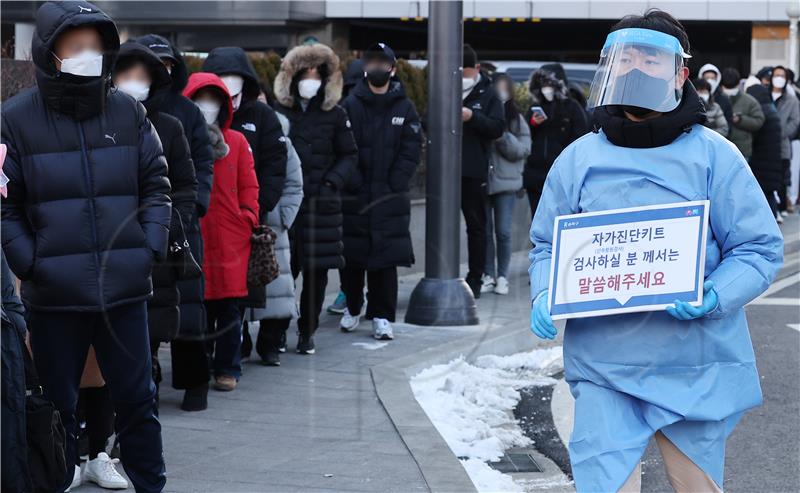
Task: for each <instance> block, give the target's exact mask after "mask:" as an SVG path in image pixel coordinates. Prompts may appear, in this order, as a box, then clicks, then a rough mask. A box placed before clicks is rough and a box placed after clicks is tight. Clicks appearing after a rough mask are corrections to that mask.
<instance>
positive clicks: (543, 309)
mask: <svg viewBox="0 0 800 493" xmlns="http://www.w3.org/2000/svg"><path fill="white" fill-rule="evenodd" d="M547 293H548V291H544V292H543V293H541V294H540V295H539V296H537V297H536V299H535V300H534V301H533V308H531V332H533V333H534V334H536V336H537V337H539V338H540V339H551V340H552V339H555V338H556V334H558V330H557V329H556V327H555V325H553V319H552V318H550V309H549V308H548V307H547Z"/></svg>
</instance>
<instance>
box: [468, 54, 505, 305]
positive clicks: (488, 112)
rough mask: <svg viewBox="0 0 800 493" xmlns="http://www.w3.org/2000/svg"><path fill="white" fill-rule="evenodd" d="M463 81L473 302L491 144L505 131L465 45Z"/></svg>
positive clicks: (496, 102) (479, 274)
mask: <svg viewBox="0 0 800 493" xmlns="http://www.w3.org/2000/svg"><path fill="white" fill-rule="evenodd" d="M463 65H464V75H463V81H462V99H463V103H462V108H461V120H462V121H463V137H462V139H461V212H462V213H463V214H464V222H466V223H467V255H468V257H469V271H468V272H467V278H466V281H467V284H468V285H469V287H470V289H471V290H472V294H473V295H474V296H475V298H480V297H481V282H482V278H483V269H484V267H486V200H487V199H486V197H487V196H486V180H487V179H488V177H489V153H490V151H491V144H492V141H493V140H495V139H499V138H500V137H502V135H503V132H504V131H505V126H506V122H505V118H504V116H503V103H502V101H500V98H498V97H497V94H496V93H495V92H494V89H493V88H492V81H491V79H490V78H489V76H488V75H487V74H486V73H484V72H481V65H480V64H479V63H478V55H477V54H476V53H475V50H473V49H472V47H471V46H469V45H464V56H463Z"/></svg>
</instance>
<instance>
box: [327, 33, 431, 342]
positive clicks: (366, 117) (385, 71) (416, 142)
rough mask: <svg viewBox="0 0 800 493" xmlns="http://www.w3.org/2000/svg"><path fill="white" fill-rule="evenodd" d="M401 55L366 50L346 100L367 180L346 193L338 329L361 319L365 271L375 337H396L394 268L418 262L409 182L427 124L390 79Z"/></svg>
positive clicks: (362, 172)
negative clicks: (342, 306) (342, 310)
mask: <svg viewBox="0 0 800 493" xmlns="http://www.w3.org/2000/svg"><path fill="white" fill-rule="evenodd" d="M396 62H397V59H396V58H395V55H394V52H393V51H392V49H391V48H390V47H389V46H387V45H385V44H384V43H378V44H376V45H374V46H372V47H370V48H369V49H367V50H366V51H365V52H364V55H363V72H362V76H361V79H360V80H359V81H358V82H357V83H356V84H355V87H353V89H352V91H351V92H350V95H349V96H348V97H347V99H345V100H344V102H343V103H342V106H343V107H344V109H345V110H347V114H348V116H349V118H350V123H351V124H352V130H353V135H354V136H355V139H356V144H357V145H358V162H359V166H358V171H359V173H360V175H361V177H360V178H361V179H360V181H361V182H362V186H361V187H360V188H359V189H358V191H357V192H356V193H354V194H352V195H348V196H345V197H344V198H343V200H342V212H343V214H344V257H345V268H344V269H343V270H342V271H341V272H342V288H343V290H344V293H345V296H346V299H347V306H348V308H347V311H345V313H344V316H343V317H342V323H341V328H342V330H344V331H346V332H351V331H353V330H355V328H356V327H357V326H358V322H359V318H360V317H359V316H360V314H361V307H362V304H363V298H364V297H363V292H364V277H365V275H366V277H367V283H368V289H369V300H368V304H367V314H366V318H367V319H370V320H372V328H373V336H374V337H375V338H376V339H392V338H393V337H394V335H393V333H392V326H391V323H392V322H394V320H395V312H396V310H397V267H398V266H410V265H411V264H412V263H413V262H414V252H413V249H412V247H411V234H410V232H409V225H410V220H411V201H410V199H409V196H408V188H409V181H410V180H411V176H412V175H413V174H414V171H415V170H416V167H417V165H418V164H419V159H420V147H421V141H422V130H421V127H420V123H419V116H418V115H417V111H416V109H415V108H414V104H413V103H412V102H411V100H409V99H408V97H407V96H406V93H405V91H404V90H403V86H402V84H400V82H398V81H394V80H391V79H392V76H393V75H394V72H395V63H396ZM365 73H366V76H364V74H365Z"/></svg>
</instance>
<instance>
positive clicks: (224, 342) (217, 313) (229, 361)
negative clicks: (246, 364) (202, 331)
mask: <svg viewBox="0 0 800 493" xmlns="http://www.w3.org/2000/svg"><path fill="white" fill-rule="evenodd" d="M237 301H238V300H236V299H235V298H226V299H222V300H207V301H206V302H205V305H206V314H207V316H208V331H209V335H210V338H209V340H208V343H207V348H208V354H209V356H211V357H212V367H213V368H214V377H222V376H229V377H233V378H235V379H236V380H239V378H240V377H241V376H242V312H241V311H240V310H239V305H238V303H237Z"/></svg>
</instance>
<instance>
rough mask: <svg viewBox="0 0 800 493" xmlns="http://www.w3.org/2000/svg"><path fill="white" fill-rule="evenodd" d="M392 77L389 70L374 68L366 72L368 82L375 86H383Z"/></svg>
mask: <svg viewBox="0 0 800 493" xmlns="http://www.w3.org/2000/svg"><path fill="white" fill-rule="evenodd" d="M391 77H392V71H391V70H388V71H387V70H382V69H379V68H376V69H374V70H370V71H369V72H367V80H368V81H369V83H370V84H372V85H373V86H375V87H383V86H385V85H386V84H388V83H389V79H390V78H391Z"/></svg>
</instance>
